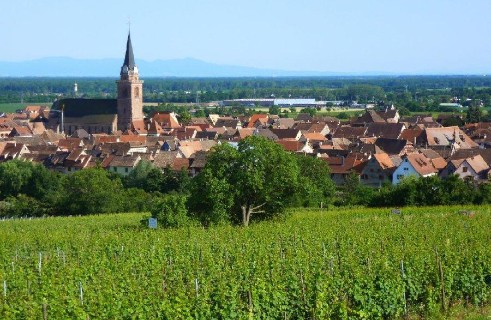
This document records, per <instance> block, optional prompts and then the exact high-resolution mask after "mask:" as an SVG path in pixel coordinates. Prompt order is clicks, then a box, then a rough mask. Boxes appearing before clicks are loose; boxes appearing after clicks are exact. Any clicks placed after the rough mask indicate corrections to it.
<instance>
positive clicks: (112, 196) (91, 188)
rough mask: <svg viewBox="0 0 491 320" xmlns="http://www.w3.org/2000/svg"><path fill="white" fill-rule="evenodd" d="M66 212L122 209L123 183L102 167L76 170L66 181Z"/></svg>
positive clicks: (100, 211) (96, 211)
mask: <svg viewBox="0 0 491 320" xmlns="http://www.w3.org/2000/svg"><path fill="white" fill-rule="evenodd" d="M64 190H65V193H64V197H63V201H62V203H63V206H62V208H63V209H64V212H63V213H64V214H82V215H83V214H93V213H108V212H118V211H121V209H122V208H121V204H120V203H121V196H122V184H121V180H119V179H111V178H110V175H109V173H108V172H107V171H105V170H104V169H101V168H89V169H84V170H81V171H78V172H75V173H73V174H71V175H69V176H67V177H66V179H65V181H64Z"/></svg>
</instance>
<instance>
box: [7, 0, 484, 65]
mask: <svg viewBox="0 0 491 320" xmlns="http://www.w3.org/2000/svg"><path fill="white" fill-rule="evenodd" d="M0 7H1V9H2V19H1V20H0V39H1V41H2V50H0V60H2V61H21V60H30V59H36V58H42V57H54V56H66V57H73V58H91V59H99V58H118V57H121V58H123V55H124V46H125V40H126V36H127V29H128V25H127V21H128V17H130V19H131V34H132V40H133V46H134V52H135V56H136V58H139V59H144V60H149V61H151V60H156V59H164V60H165V59H178V58H185V57H192V58H196V59H201V60H204V61H207V62H213V63H218V64H231V65H241V66H249V67H258V68H268V69H282V70H311V71H336V72H368V71H380V72H395V73H411V74H416V73H443V74H445V73H453V74H454V73H474V74H480V73H490V72H491V41H490V38H491V19H490V18H489V14H490V13H491V1H490V0H323V1H321V0H302V1H298V0H297V1H292V0H283V1H279V0H247V1H246V0H243V1H234V0H228V1H227V0H207V1H199V0H194V1H191V0H179V1H166V0H160V1H159V0H145V1H137V0H133V1H128V0H118V1H113V0H77V1H75V0H42V1H35V0H30V1H27V0H16V1H4V2H3V3H2V5H1V6H0Z"/></svg>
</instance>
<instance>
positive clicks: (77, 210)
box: [0, 136, 491, 227]
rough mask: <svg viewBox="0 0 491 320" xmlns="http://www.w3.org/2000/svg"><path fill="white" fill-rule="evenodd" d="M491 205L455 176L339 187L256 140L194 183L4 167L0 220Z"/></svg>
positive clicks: (311, 164) (237, 216) (204, 219)
mask: <svg viewBox="0 0 491 320" xmlns="http://www.w3.org/2000/svg"><path fill="white" fill-rule="evenodd" d="M489 203H491V184H489V183H485V184H479V185H476V184H474V182H473V181H467V180H462V179H460V178H458V177H457V176H450V177H449V178H447V179H444V180H442V179H440V178H438V177H436V176H433V177H428V178H420V179H414V178H407V179H404V180H403V181H402V183H400V184H398V185H395V186H393V185H390V184H388V185H385V186H382V187H381V188H380V189H373V188H370V187H367V186H364V185H363V184H361V183H360V181H359V177H358V176H357V175H355V174H352V175H350V176H349V177H348V179H347V180H346V183H345V184H344V185H343V186H342V187H339V188H336V187H335V186H334V183H333V181H332V180H331V178H330V172H329V167H328V166H327V164H326V163H325V162H324V161H322V160H320V159H318V158H315V157H309V156H304V155H295V154H291V153H288V152H286V151H284V150H283V148H282V147H281V146H280V145H278V144H276V143H274V142H272V141H269V140H266V139H264V138H260V137H256V136H251V137H248V138H246V139H244V140H242V141H240V142H239V144H238V147H237V148H234V147H232V146H231V145H229V144H226V143H224V144H221V145H219V146H217V147H215V149H214V150H213V151H212V152H211V153H210V154H209V157H208V161H207V164H206V166H205V167H204V169H203V170H202V171H201V172H200V173H199V174H198V175H197V176H196V177H194V178H190V177H189V176H188V173H187V171H185V170H183V171H177V172H176V171H173V170H171V169H165V170H163V171H162V170H161V169H159V168H156V167H155V166H154V165H153V164H152V163H150V162H147V161H141V162H140V163H139V164H138V165H137V166H136V167H135V168H134V170H133V171H132V172H131V173H130V174H129V175H128V176H126V177H121V176H119V175H116V174H114V173H110V172H108V171H106V170H104V169H103V168H100V167H95V168H90V169H84V170H81V171H78V172H75V173H72V174H68V175H62V174H60V173H57V172H53V171H50V170H48V169H46V168H45V167H43V166H42V165H39V164H33V163H31V162H26V161H21V160H13V161H8V162H4V163H1V164H0V217H40V216H51V215H55V216H56V215H85V214H99V213H114V212H144V211H147V212H148V211H149V212H151V213H152V216H154V217H156V218H157V219H158V221H159V223H160V224H161V225H162V226H165V227H182V226H186V225H190V224H201V225H204V226H210V225H221V224H242V225H245V226H247V225H248V224H249V223H250V222H251V221H257V220H262V219H271V218H275V217H281V216H283V215H284V214H285V212H286V209H287V208H291V207H317V208H318V207H328V206H331V205H334V206H367V207H403V206H433V205H459V204H461V205H464V204H489Z"/></svg>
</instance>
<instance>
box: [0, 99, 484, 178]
mask: <svg viewBox="0 0 491 320" xmlns="http://www.w3.org/2000/svg"><path fill="white" fill-rule="evenodd" d="M51 114H52V113H51V112H50V111H49V109H48V108H46V107H42V106H28V107H26V108H25V109H24V110H22V111H21V112H17V113H13V114H3V116H2V117H1V118H0V161H8V160H12V159H24V160H26V161H33V162H37V163H41V164H43V165H44V166H46V167H47V168H50V169H52V170H56V171H60V172H63V173H70V172H75V171H78V170H81V169H84V168H89V167H94V166H97V165H99V166H102V167H103V168H105V169H107V170H109V171H111V172H114V173H118V174H121V175H127V174H129V173H130V172H131V171H132V170H133V168H135V166H136V165H137V164H138V163H139V162H140V161H142V160H147V161H150V162H152V163H153V164H154V165H155V166H157V167H158V168H161V169H162V170H163V169H166V168H168V169H171V170H177V171H179V170H186V171H187V172H188V173H189V175H191V176H194V175H196V174H197V173H198V172H199V171H200V170H201V169H202V168H203V167H204V166H205V164H206V156H207V153H208V152H209V151H210V150H211V149H212V148H213V147H214V146H215V145H217V144H221V143H229V144H231V145H232V146H236V145H237V143H238V142H239V141H240V140H242V139H244V138H246V137H248V136H251V135H256V136H261V137H264V138H266V139H270V140H272V141H274V142H276V143H278V144H279V145H281V146H282V147H283V148H284V149H285V150H286V151H289V152H293V153H301V154H304V155H306V156H315V157H318V158H319V159H322V160H323V161H325V162H326V163H327V164H328V165H329V167H330V169H331V178H332V179H333V180H334V182H335V183H336V184H343V183H344V182H345V181H346V179H347V177H348V176H349V175H350V174H353V173H354V174H356V175H358V176H359V177H360V181H361V182H362V183H363V184H365V185H368V186H372V187H380V186H381V185H382V184H384V183H393V184H397V183H399V182H400V181H401V180H402V179H403V178H405V177H407V176H416V177H427V176H433V175H439V176H440V177H442V178H445V177H447V176H449V175H451V174H457V175H458V176H459V177H461V178H464V179H470V180H473V181H475V182H484V181H487V180H488V173H489V169H490V165H491V149H487V148H488V147H490V146H491V123H475V124H468V125H466V126H465V127H463V128H459V127H456V126H452V127H442V126H441V125H440V123H438V122H437V121H434V120H433V118H431V116H417V117H408V118H400V116H399V114H398V112H397V110H396V109H394V108H387V109H385V110H382V111H374V110H366V111H364V112H361V114H360V115H359V116H358V117H355V118H353V119H350V120H349V121H347V122H341V121H340V120H338V119H336V118H333V117H312V116H310V115H308V114H299V115H298V117H297V118H296V119H289V118H280V117H278V116H276V115H268V114H254V115H252V116H239V117H224V116H218V115H213V114H210V115H209V117H207V118H192V119H191V121H190V123H188V124H187V125H183V124H180V123H179V121H178V118H177V116H176V114H175V113H173V112H157V113H155V114H154V115H153V116H152V117H149V118H145V119H142V120H138V121H135V122H134V123H133V129H132V130H126V131H124V132H121V131H118V132H116V133H115V134H103V133H90V132H87V131H86V130H84V129H80V128H79V129H76V130H74V132H73V133H71V135H70V136H67V135H65V134H62V133H59V132H55V131H52V130H50V129H47V128H48V127H49V122H50V115H51Z"/></svg>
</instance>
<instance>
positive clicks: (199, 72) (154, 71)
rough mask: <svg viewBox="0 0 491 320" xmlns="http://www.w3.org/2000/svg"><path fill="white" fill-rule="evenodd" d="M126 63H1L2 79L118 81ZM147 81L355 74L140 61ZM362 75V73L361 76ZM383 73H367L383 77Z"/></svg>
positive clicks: (62, 59)
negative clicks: (178, 78) (31, 77)
mask: <svg viewBox="0 0 491 320" xmlns="http://www.w3.org/2000/svg"><path fill="white" fill-rule="evenodd" d="M122 63H123V61H122V59H73V58H66V57H56V58H43V59H37V60H30V61H20V62H6V61H0V77H28V76H33V77H42V76H47V77H115V76H117V75H118V74H119V71H120V67H121V64H122ZM137 64H138V67H139V69H140V74H141V75H142V76H143V77H254V76H257V77H271V76H342V75H354V74H353V73H351V74H348V73H336V72H317V71H285V70H272V69H258V68H250V67H241V66H232V65H219V64H213V63H208V62H205V61H201V60H197V59H192V58H185V59H173V60H155V61H151V62H149V61H144V60H137ZM359 74H362V73H359ZM380 74H383V73H381V72H369V73H363V75H380Z"/></svg>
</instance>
